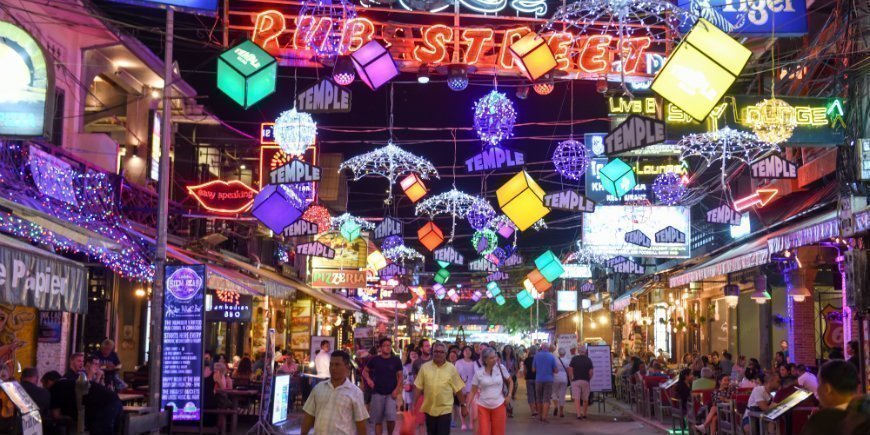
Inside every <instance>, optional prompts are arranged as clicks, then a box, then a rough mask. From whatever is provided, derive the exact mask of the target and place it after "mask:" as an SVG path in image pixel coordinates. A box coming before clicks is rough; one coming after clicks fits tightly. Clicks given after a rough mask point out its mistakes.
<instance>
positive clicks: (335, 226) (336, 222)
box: [332, 213, 375, 231]
mask: <svg viewBox="0 0 870 435" xmlns="http://www.w3.org/2000/svg"><path fill="white" fill-rule="evenodd" d="M348 221H352V222H354V223H356V224H357V225H358V226H359V227H360V229H363V230H368V231H371V230H374V229H375V224H373V223H371V222H369V221H367V220H365V219H360V218H358V217H356V216H354V215H352V214H350V213H345V214H343V215H341V216H335V217H333V218H332V230H333V231H338V230H339V229H341V226H342V225H344V224H345V222H348Z"/></svg>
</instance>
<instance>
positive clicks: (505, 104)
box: [474, 90, 517, 146]
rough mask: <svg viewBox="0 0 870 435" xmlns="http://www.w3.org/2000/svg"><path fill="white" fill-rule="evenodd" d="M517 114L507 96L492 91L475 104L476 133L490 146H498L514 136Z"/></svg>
mask: <svg viewBox="0 0 870 435" xmlns="http://www.w3.org/2000/svg"><path fill="white" fill-rule="evenodd" d="M516 121H517V112H516V110H514V103H512V102H511V100H509V99H508V98H507V97H506V96H505V94H503V93H501V92H498V91H495V90H493V91H491V92H490V93H488V94H486V95H484V96H483V97H482V98H481V99H479V100H477V101H476V102H475V103H474V131H476V132H477V137H479V138H480V140H481V141H483V143H484V144H486V145H489V146H497V145H498V144H500V143H501V141H503V140H505V139H508V138H510V137H511V136H513V134H514V123H515V122H516Z"/></svg>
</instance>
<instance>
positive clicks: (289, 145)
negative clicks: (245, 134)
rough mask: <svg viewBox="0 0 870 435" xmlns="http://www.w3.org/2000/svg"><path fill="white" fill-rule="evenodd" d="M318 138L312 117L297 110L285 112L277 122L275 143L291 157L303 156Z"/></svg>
mask: <svg viewBox="0 0 870 435" xmlns="http://www.w3.org/2000/svg"><path fill="white" fill-rule="evenodd" d="M316 138H317V124H316V123H315V122H314V119H313V118H311V115H309V114H307V113H302V112H297V111H296V108H295V107H294V108H292V109H290V110H287V111H285V112H284V113H282V114H281V116H279V117H278V119H276V120H275V142H277V143H278V146H280V147H281V150H282V151H284V152H285V153H287V154H289V155H291V156H292V155H296V156H298V155H302V153H304V152H305V150H306V149H308V147H309V146H311V145H314V140H315V139H316Z"/></svg>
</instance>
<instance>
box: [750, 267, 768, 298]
mask: <svg viewBox="0 0 870 435" xmlns="http://www.w3.org/2000/svg"><path fill="white" fill-rule="evenodd" d="M750 297H751V298H752V300H754V301H755V303H757V304H759V305H761V304H764V303H765V302H767V301H769V300H770V293H768V292H767V277H766V276H764V275H762V274H759V275H758V276H756V277H755V290H754V291H753V292H752V296H750Z"/></svg>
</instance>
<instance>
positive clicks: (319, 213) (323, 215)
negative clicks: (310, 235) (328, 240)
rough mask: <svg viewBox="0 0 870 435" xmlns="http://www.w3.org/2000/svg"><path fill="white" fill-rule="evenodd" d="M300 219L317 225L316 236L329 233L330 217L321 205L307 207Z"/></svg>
mask: <svg viewBox="0 0 870 435" xmlns="http://www.w3.org/2000/svg"><path fill="white" fill-rule="evenodd" d="M302 219H304V220H307V221H308V222H311V223H314V224H317V234H323V233H325V232H327V231H329V227H330V225H332V215H330V214H329V210H327V209H326V207H324V206H322V205H312V206H310V207H308V208H307V209H306V210H305V213H303V214H302Z"/></svg>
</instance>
